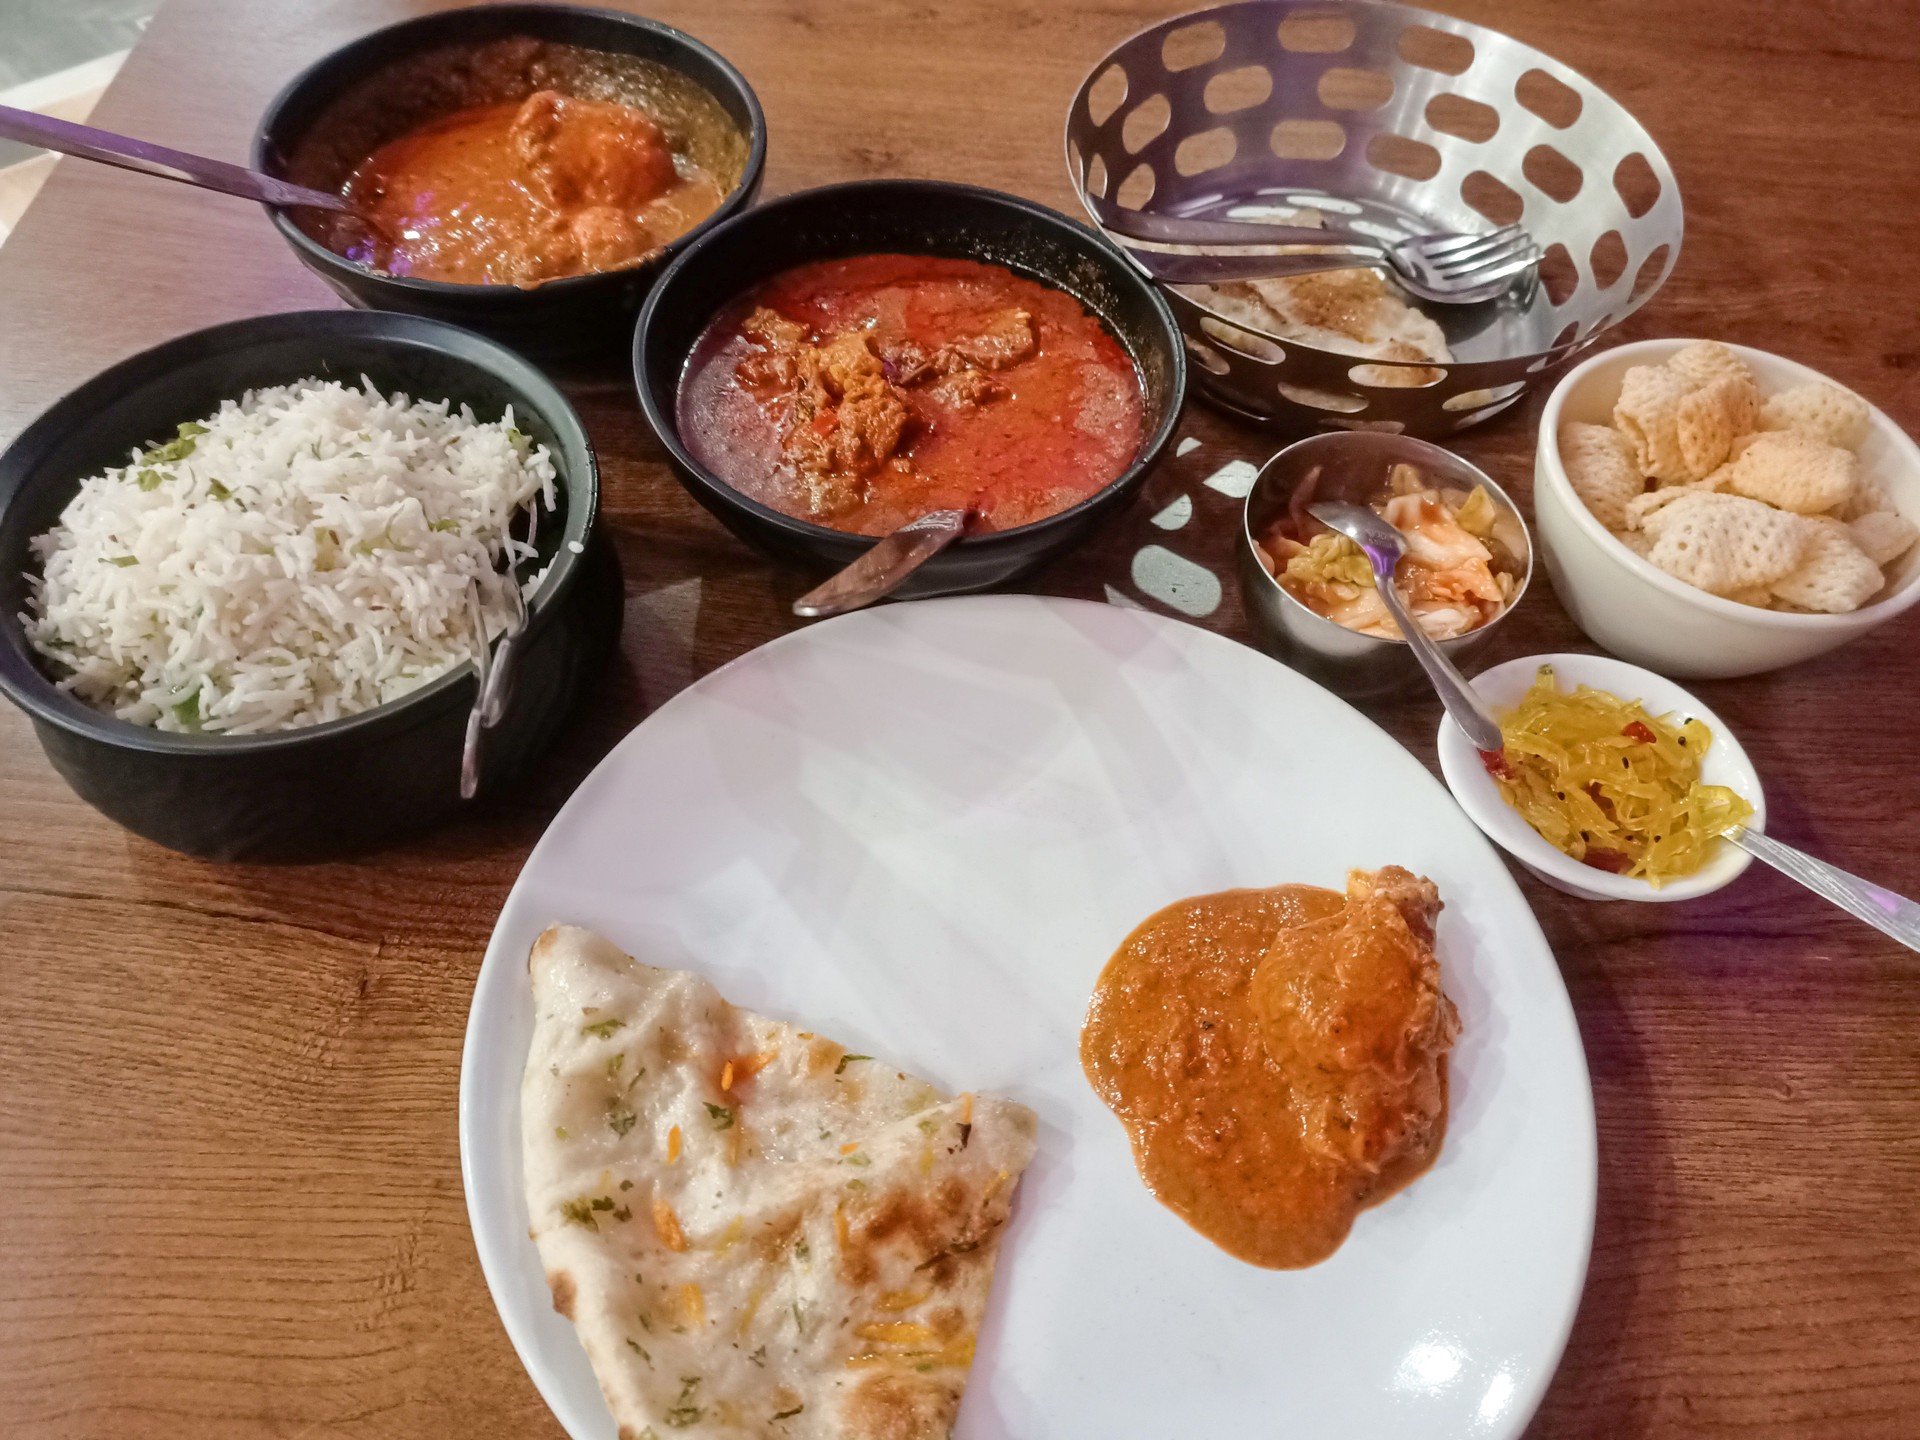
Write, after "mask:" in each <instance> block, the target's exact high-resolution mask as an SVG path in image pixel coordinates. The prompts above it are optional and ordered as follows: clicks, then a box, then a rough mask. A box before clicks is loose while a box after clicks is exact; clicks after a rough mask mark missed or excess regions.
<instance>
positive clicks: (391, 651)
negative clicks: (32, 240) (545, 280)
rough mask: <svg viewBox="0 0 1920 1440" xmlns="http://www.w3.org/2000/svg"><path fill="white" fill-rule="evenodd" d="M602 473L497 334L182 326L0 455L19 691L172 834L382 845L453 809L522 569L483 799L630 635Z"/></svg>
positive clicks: (193, 841)
mask: <svg viewBox="0 0 1920 1440" xmlns="http://www.w3.org/2000/svg"><path fill="white" fill-rule="evenodd" d="M598 491H599V485H598V472H597V469H596V466H595V463H594V457H593V451H592V448H591V447H590V446H589V444H588V442H587V437H586V433H585V431H584V430H583V429H582V427H581V424H580V420H579V417H578V416H577V415H576V414H575V413H574V410H573V407H572V406H571V405H569V404H568V403H567V400H566V398H565V397H564V396H563V395H562V394H561V393H560V392H559V391H558V390H557V389H555V388H554V386H553V385H552V384H551V383H550V382H549V381H547V380H546V379H545V378H544V377H543V376H542V375H541V374H540V372H539V371H538V370H536V369H535V368H534V367H533V366H531V365H530V364H528V363H527V362H526V361H524V360H522V359H521V358H520V357H519V356H517V355H515V354H514V353H513V352H512V351H510V350H508V349H506V348H505V347H503V346H501V345H499V344H497V343H495V342H493V341H491V340H488V339H486V338H484V337H482V336H479V335H475V334H472V333H470V332H468V331H465V330H461V329H458V328H456V327H454V326H451V325H447V324H443V323H441V322H439V321H435V320H429V319H424V318H422V317H418V316H409V315H397V314H390V313H382V312H370V311H368V312H353V311H345V312H342V311H325V312H312V313H300V314H288V315H272V316H263V317H260V318H257V319H251V320H242V321H237V322H235V323H233V324H228V325H220V326H216V327H214V328H213V329H210V330H202V331H199V332H196V333H194V334H191V335H186V336H182V337H181V338H179V339H177V340H173V341H170V342H168V343H167V344H164V345H161V346H158V347H157V348H155V349H152V350H149V351H146V352H145V353H144V354H140V355H136V356H134V357H133V358H132V359H130V360H126V361H123V362H121V363H120V364H118V365H115V366H114V367H113V368H112V369H110V370H107V371H105V372H103V373H102V374H100V375H98V376H96V377H95V378H93V379H92V380H90V381H88V382H87V383H86V384H84V385H82V386H81V387H80V388H79V389H77V390H75V391H74V392H73V393H72V394H70V395H68V396H67V397H66V398H64V399H63V400H61V401H59V402H58V403H57V404H55V405H54V406H53V407H52V408H51V409H50V410H48V411H47V412H46V413H45V414H44V415H42V416H41V417H40V418H39V419H38V420H36V421H35V422H34V423H33V424H32V425H31V426H29V427H28V428H27V430H26V431H25V432H24V433H23V434H21V436H20V437H19V439H18V440H16V441H15V442H14V444H13V445H12V446H11V448H9V449H8V450H7V451H6V452H5V454H4V455H0V692H4V693H5V695H6V697H7V698H8V699H10V700H11V701H13V702H14V704H16V705H18V706H19V707H20V708H21V709H23V710H24V711H26V712H27V714H28V716H29V717H30V718H31V719H32V721H33V725H34V729H35V731H36V733H37V734H38V736H39V739H40V743H41V745H42V746H43V747H44V748H45V750H46V753H47V757H48V759H49V760H51V761H52V762H53V765H54V768H55V769H57V770H58V771H59V772H60V774H61V775H62V776H63V777H64V778H65V779H66V780H67V782H68V783H69V784H70V785H71V786H72V787H73V788H74V790H75V791H76V792H77V793H78V794H79V795H80V796H81V798H82V799H84V800H86V801H87V802H88V803H90V804H92V805H93V806H95V807H96V808H97V809H99V810H101V811H102V812H103V813H105V814H106V815H108V816H109V817H110V818H112V819H114V820H116V821H118V822H119V823H120V824H122V825H124V826H126V827H127V828H128V829H129V830H132V831H134V832H136V833H138V834H140V835H144V836H146V837H147V838H149V839H151V840H155V841H157V842H159V843H160V844H162V845H165V846H168V847H169V848H172V849H175V850H181V851H185V852H187V853H189V854H195V855H203V856H207V857H210V858H217V859H248V860H302V859H319V858H326V857H335V856H341V855H347V854H353V853H357V852H364V851H366V850H368V849H371V848H374V847H376V846H379V845H381V844H383V843H386V842H388V841H391V840H393V839H396V838H398V837H400V836H402V835H405V834H408V833H411V832H415V831H419V830H421V829H424V828H426V827H428V826H430V825H432V824H434V823H436V822H438V821H441V820H444V819H446V818H447V817H448V816H449V815H451V814H453V813H454V812H455V811H457V810H458V809H459V808H460V807H461V805H462V803H463V802H462V799H461V760H462V752H463V747H464V745H465V741H466V732H467V721H468V716H469V713H470V712H471V711H472V709H473V708H474V701H475V698H476V694H477V689H478V680H477V672H476V665H475V663H474V661H475V654H476V648H477V647H476V644H475V640H476V637H477V636H478V635H479V634H481V633H482V632H484V633H485V635H487V636H488V637H490V638H495V637H497V636H498V635H499V634H500V633H501V631H502V630H503V629H504V628H505V627H506V626H507V625H508V623H509V621H510V619H511V617H512V616H513V615H514V613H515V611H516V609H518V608H519V607H517V606H516V604H515V602H514V599H513V595H512V593H511V589H510V588H509V587H510V586H513V585H516V584H517V585H518V586H519V588H520V590H521V593H522V596H523V597H524V600H525V615H526V621H525V628H524V630H523V631H522V633H521V634H520V635H519V636H518V638H517V639H516V640H515V641H514V642H513V652H512V662H511V667H510V670H509V674H510V677H511V685H510V688H509V689H508V690H507V691H506V694H505V700H504V703H503V705H502V706H501V707H500V709H499V712H498V716H497V723H495V724H494V725H493V726H491V727H490V728H486V729H484V730H483V731H482V732H481V743H480V747H479V755H480V760H481V768H480V772H479V788H478V791H477V795H478V798H480V799H483V800H484V799H486V798H489V797H491V796H493V795H495V794H497V793H499V791H501V790H502V789H503V788H505V787H506V786H507V785H508V784H509V783H510V782H511V781H512V780H513V779H514V778H515V776H516V775H517V774H519V773H520V772H521V771H522V770H523V769H524V768H525V766H526V765H527V763H528V762H529V761H530V760H532V759H533V757H534V756H535V755H537V754H538V753H539V752H540V751H541V750H543V749H544V748H545V747H546V746H547V745H548V744H549V743H550V742H551V741H552V740H553V738H554V737H555V736H556V734H557V733H558V731H559V729H560V727H561V725H562V724H563V722H564V721H565V719H566V717H567V715H568V713H569V711H570V710H571V709H572V706H573V702H574V701H575V700H576V699H577V698H578V696H579V695H580V694H581V692H582V690H583V689H584V687H585V685H586V683H587V681H588V680H589V678H590V677H591V675H592V673H593V671H594V670H595V669H596V668H597V666H598V665H599V664H600V662H601V661H602V660H604V658H605V656H606V655H607V653H608V651H609V650H610V648H611V645H612V641H613V638H614V636H615V634H616V633H617V631H618V627H619V615H620V600H619V574H618V566H617V563H616V562H615V561H614V560H613V558H612V555H611V551H610V549H609V547H607V546H606V545H605V544H604V542H602V543H599V544H596V543H595V539H594V533H595V515H596V511H597V507H598ZM529 542H531V543H529ZM509 564H511V565H512V567H513V568H512V575H513V579H511V580H510V579H509V578H508V566H509Z"/></svg>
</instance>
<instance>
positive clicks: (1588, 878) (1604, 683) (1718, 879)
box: [1440, 655, 1767, 903]
mask: <svg viewBox="0 0 1920 1440" xmlns="http://www.w3.org/2000/svg"><path fill="white" fill-rule="evenodd" d="M1542 665H1551V666H1552V667H1553V673H1554V675H1555V676H1556V677H1557V678H1558V680H1559V682H1560V688H1561V689H1562V690H1572V689H1574V688H1576V687H1577V686H1581V685H1591V686H1592V687H1593V688H1594V689H1596V690H1605V691H1607V692H1608V693H1609V694H1612V695H1617V696H1619V697H1620V698H1621V699H1622V700H1638V701H1640V702H1641V703H1642V704H1643V705H1645V706H1646V707H1647V710H1648V711H1649V712H1650V713H1651V714H1654V715H1668V714H1679V715H1682V716H1692V717H1694V718H1696V719H1699V720H1704V721H1705V722H1706V725H1707V728H1708V729H1709V730H1711V731H1712V732H1713V745H1712V746H1711V748H1709V749H1708V751H1707V758H1706V759H1705V760H1704V761H1703V762H1702V763H1701V766H1700V778H1701V779H1702V780H1704V781H1705V782H1706V783H1707V784H1709V785H1726V786H1729V787H1731V788H1732V789H1733V790H1734V791H1735V792H1736V793H1737V794H1739V795H1741V796H1743V797H1744V798H1745V799H1746V801H1747V803H1748V804H1750V805H1752V806H1753V819H1752V821H1751V822H1750V823H1751V825H1752V826H1753V828H1754V829H1755V830H1761V831H1764V830H1765V829H1766V828H1767V797H1766V796H1765V795H1764V794H1762V793H1761V790H1760V777H1759V775H1758V774H1756V773H1755V771H1754V768H1753V762H1752V761H1751V760H1749V759H1748V758H1747V752H1746V751H1745V750H1744V749H1742V748H1741V745H1740V741H1739V739H1738V738H1737V737H1736V736H1735V735H1734V733H1733V732H1732V731H1731V730H1729V729H1728V728H1727V724H1726V722H1725V721H1724V720H1722V719H1721V718H1720V717H1719V716H1718V715H1716V714H1714V713H1713V711H1711V710H1709V709H1708V708H1707V707H1706V706H1705V705H1702V704H1701V703H1700V702H1699V701H1698V700H1696V699H1695V698H1694V697H1693V696H1692V695H1690V694H1688V693H1687V692H1686V691H1685V690H1682V689H1681V688H1680V687H1679V686H1678V685H1676V684H1674V683H1673V681H1671V680H1668V679H1666V678H1665V677H1664V676H1660V675H1656V674H1654V673H1653V672H1652V671H1651V670H1642V669H1641V668H1640V667H1639V666H1638V665H1629V664H1627V663H1626V661H1624V660H1613V659H1609V658H1608V657H1606V656H1604V655H1526V656H1522V657H1521V658H1520V659H1518V660H1509V661H1507V662H1506V664H1504V665H1496V666H1494V667H1493V668H1492V669H1491V670H1487V671H1484V672H1483V673H1481V674H1479V675H1476V676H1474V677H1473V688H1474V690H1475V691H1476V692H1477V693H1478V694H1479V696H1480V698H1481V699H1483V700H1485V701H1486V702H1487V703H1488V704H1489V705H1491V706H1492V707H1493V708H1494V709H1495V710H1506V709H1510V708H1511V707H1513V706H1514V705H1517V704H1519V703H1520V697H1521V696H1522V695H1524V694H1526V692H1527V687H1528V686H1530V685H1532V684H1533V678H1534V676H1535V675H1536V674H1538V673H1539V670H1540V667H1541V666H1542ZM1440 770H1441V773H1442V774H1444V775H1445V776H1446V777H1447V788H1448V789H1450V790H1452V791H1453V798H1454V799H1456V800H1458V801H1459V802H1460V808H1461V809H1463V810H1465V811H1466V812H1467V814H1468V816H1469V817H1470V818H1471V819H1472V820H1473V823H1474V824H1476V825H1478V826H1479V827H1480V828H1481V829H1482V830H1484V831H1485V832H1486V833H1487V835H1488V836H1489V837H1491V838H1492V840H1493V841H1494V843H1496V844H1497V845H1499V846H1500V848H1501V849H1503V850H1505V851H1506V852H1507V853H1508V854H1509V855H1511V856H1513V858H1514V859H1516V860H1518V861H1519V862H1520V863H1521V864H1522V865H1524V866H1526V867H1527V869H1529V870H1531V871H1532V872H1533V873H1534V874H1535V875H1537V876H1539V877H1540V878H1541V879H1542V880H1544V881H1546V883H1547V884H1549V885H1551V886H1553V888H1554V889H1556V890H1564V891H1565V892H1566V893H1567V894H1569V895H1578V896H1580V897H1581V898H1582V899H1584V900H1652V901H1656V902H1660V903H1666V902H1670V901H1674V900H1692V899H1696V898H1697V897H1699V896H1701V895H1710V894H1712V893H1713V892H1714V891H1715V890H1718V889H1720V888H1721V887H1722V886H1725V885H1728V884H1731V883H1732V882H1733V881H1734V880H1735V879H1737V878H1738V877H1739V875H1740V873H1741V872H1742V871H1743V870H1745V869H1746V868H1747V866H1748V865H1749V864H1750V863H1751V862H1752V860H1753V857H1752V856H1751V855H1749V854H1747V852H1746V851H1744V850H1742V849H1741V848H1740V847H1739V846H1738V845H1735V844H1733V843H1732V842H1731V841H1728V840H1722V841H1720V843H1719V844H1718V845H1717V846H1716V847H1715V850H1714V855H1713V858H1712V859H1711V860H1709V861H1707V863H1706V864H1705V865H1703V866H1701V867H1700V869H1699V870H1697V871H1695V872H1694V873H1693V874H1691V875H1688V876H1686V877H1684V878H1682V879H1679V880H1670V881H1668V882H1667V883H1666V884H1665V885H1662V886H1661V887H1660V888H1659V889H1657V890H1656V889H1654V887H1653V886H1652V885H1650V884H1648V883H1647V882H1646V881H1645V880H1640V879H1636V878H1634V877H1632V876H1628V875H1614V874H1610V873H1609V872H1607V871H1605V870H1596V869H1594V868H1593V867H1592V866H1591V865H1583V864H1581V863H1580V862H1579V861H1578V860H1575V859H1574V858H1573V857H1572V856H1571V855H1568V854H1567V853H1566V852H1565V851H1563V850H1560V849H1558V848H1556V847H1555V846H1553V845H1550V844H1548V843H1547V842H1546V841H1545V840H1544V839H1542V838H1541V836H1540V833H1539V831H1537V830H1535V829H1534V828H1533V827H1532V826H1531V825H1529V824H1528V823H1527V822H1526V821H1525V820H1524V819H1522V818H1521V816H1520V812H1519V811H1518V810H1515V809H1514V808H1513V807H1512V806H1511V805H1509V804H1508V803H1507V802H1506V800H1505V799H1504V798H1503V797H1502V796H1501V794H1500V787H1499V786H1498V785H1496V784H1495V783H1494V781H1493V777H1492V776H1491V775H1489V774H1488V773H1487V770H1486V767H1485V766H1484V765H1482V764H1481V763H1480V755H1479V752H1478V751H1476V750H1475V749H1474V748H1473V745H1472V743H1471V742H1470V741H1469V740H1468V739H1467V737H1466V736H1465V735H1463V734H1461V733H1460V728H1459V727H1458V726H1457V725H1455V724H1454V723H1453V722H1452V721H1451V720H1449V719H1447V718H1446V716H1444V715H1442V716H1441V717H1440Z"/></svg>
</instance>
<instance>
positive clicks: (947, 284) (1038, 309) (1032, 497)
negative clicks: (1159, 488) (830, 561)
mask: <svg viewBox="0 0 1920 1440" xmlns="http://www.w3.org/2000/svg"><path fill="white" fill-rule="evenodd" d="M1143 408H1144V407H1143V401H1142V396H1141V391H1140V383H1139V379H1138V376H1137V374H1136V373H1135V371H1134V368H1133V363H1132V360H1131V359H1130V358H1129V357H1128V355H1127V353H1126V351H1125V350H1123V349H1122V348H1121V347H1120V345H1119V343H1118V342H1117V341H1115V340H1114V339H1113V337H1112V336H1110V335H1109V334H1107V332H1106V331H1105V330H1104V329H1103V328H1102V327H1101V325H1100V322H1099V321H1098V320H1097V319H1095V318H1094V317H1093V316H1091V315H1089V314H1088V313H1087V312H1086V311H1085V310H1083V309H1082V308H1081V306H1080V304H1079V302H1078V301H1076V300H1075V299H1074V298H1073V297H1072V296H1070V295H1066V294H1064V293H1062V292H1060V291H1057V290H1051V289H1049V288H1047V287H1046V286H1043V285H1040V284H1038V283H1036V282H1034V281H1032V280H1028V279H1025V278H1024V277H1021V276H1018V275H1015V274H1014V273H1013V272H1012V271H1010V270H1007V269H1005V268H1003V267H1001V266H997V265H984V264H980V263H978V262H975V261H971V260H952V259H942V258H936V257H930V256H913V255H865V256H856V257H854V258H852V259H847V260H834V261H826V262H822V263H819V264H815V265H808V266H802V267H800V268H799V269H797V270H794V271H789V272H787V273H786V274H785V275H781V276H778V277H776V278H775V279H774V280H773V281H771V282H769V283H768V284H766V285H763V286H761V287H759V288H758V289H757V290H756V291H754V292H753V293H752V294H751V295H749V296H748V297H746V299H744V300H743V301H742V302H740V303H739V304H737V305H736V306H734V307H731V308H730V309H729V310H727V311H725V312H723V313H722V314H721V315H720V317H719V318H718V319H716V320H715V322H714V323H713V324H712V325H711V326H710V327H709V328H708V331H707V333H706V335H705V336H703V337H702V339H701V341H700V342H699V344H698V345H696V346H695V349H694V354H693V358H692V359H691V360H690V361H689V362H688V366H687V372H686V377H685V379H684V381H683V382H682V385H681V388H680V395H679V403H678V418H679V422H680V432H681V435H682V437H683V438H684V439H685V440H686V441H687V443H688V445H689V446H690V448H692V449H693V451H694V453H695V454H696V456H698V457H699V458H700V460H701V461H702V463H704V464H705V465H706V466H707V467H708V468H709V469H711V470H713V471H714V472H715V473H716V474H717V475H719V476H720V478H721V479H723V480H725V481H726V482H727V483H728V484H729V485H732V486H733V487H734V488H736V489H738V490H741V491H742V492H743V493H745V494H747V495H750V496H751V497H752V498H754V499H756V500H760V501H761V502H762V503H765V504H768V505H771V506H773V507H774V508H775V509H777V510H781V511H784V512H785V513H787V514H790V515H795V516H798V517H800V518H803V519H809V520H816V521H819V522H821V523H823V524H827V525H831V526H833V527H834V528H836V529H842V530H850V531H853V532H855V533H859V534H870V535H877V534H884V533H886V532H887V531H889V530H892V529H895V528H897V527H898V526H900V525H903V524H906V523H907V522H909V521H911V520H914V519H917V518H919V517H920V516H921V515H924V514H926V513H928V512H929V511H932V510H940V509H971V510H973V511H974V512H976V514H977V516H978V517H979V525H980V528H982V529H1008V528H1011V527H1013V526H1016V525H1023V524H1026V523H1028V522H1029V521H1031V520H1036V519H1039V518H1041V517H1042V516H1045V515H1049V514H1052V513H1054V512H1056V511H1058V510H1063V509H1065V508H1067V507H1068V506H1070V505H1072V504H1075V503H1077V502H1078V501H1080V500H1083V499H1085V498H1087V497H1088V496H1089V495H1091V494H1092V493H1094V492H1095V491H1097V490H1099V489H1100V488H1102V487H1103V486H1105V485H1106V484H1107V483H1108V482H1110V481H1111V480H1113V479H1114V478H1115V477H1116V476H1118V475H1119V474H1120V473H1121V472H1122V471H1123V470H1124V469H1125V468H1126V466H1127V464H1128V463H1129V462H1130V461H1131V460H1132V459H1133V456H1134V453H1135V452H1136V451H1137V449H1138V448H1139V444H1140V437H1141V429H1142V414H1143Z"/></svg>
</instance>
